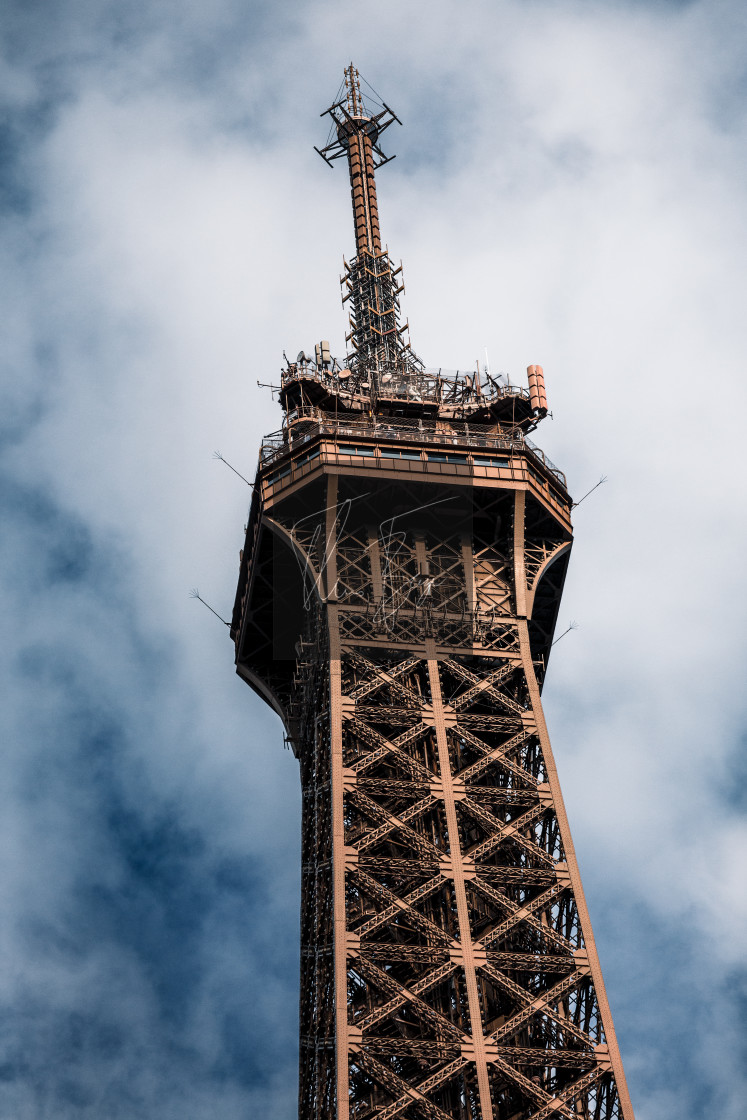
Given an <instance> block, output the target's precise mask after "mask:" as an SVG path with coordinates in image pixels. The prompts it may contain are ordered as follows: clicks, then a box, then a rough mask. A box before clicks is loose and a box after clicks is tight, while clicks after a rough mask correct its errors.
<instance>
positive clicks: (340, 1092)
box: [231, 64, 633, 1120]
mask: <svg viewBox="0 0 747 1120" xmlns="http://www.w3.org/2000/svg"><path fill="white" fill-rule="evenodd" d="M324 115H325V114H323V116H324ZM326 115H327V116H328V117H329V123H330V134H329V136H328V139H327V143H326V145H325V146H324V147H323V148H321V149H317V150H318V151H319V153H320V155H321V156H322V157H323V158H324V159H325V160H326V161H327V162H328V163H330V165H332V166H334V162H335V160H337V159H345V160H346V161H347V164H348V170H349V174H350V183H351V191H352V202H353V216H354V225H355V240H356V255H355V257H354V258H353V260H352V261H350V262H346V263H345V266H344V276H343V278H342V289H343V303H344V304H348V305H349V309H350V311H349V323H350V330H349V333H348V334H347V337H346V343H347V345H348V353H347V355H346V357H345V358H344V359H338V358H335V357H333V356H332V354H331V351H330V346H329V343H328V342H325V341H321V342H319V343H318V344H317V345H316V346H315V347H314V352H313V353H308V354H306V353H304V352H301V353H299V354H298V356H297V358H296V360H295V361H293V362H291V361H288V360H287V359H286V368H285V369H283V371H282V375H281V385H280V390H279V395H280V402H281V405H282V409H283V424H282V428H281V430H280V431H278V432H276V433H274V434H272V435H270V436H268V437H267V438H266V439H265V440H264V442H263V443H262V447H261V451H260V457H259V466H258V470H257V477H256V482H255V485H254V490H253V500H252V506H251V513H250V517H249V523H248V527H247V532H246V541H245V544H244V549H243V551H242V553H241V566H240V577H239V585H238V591H237V596H236V603H235V608H234V613H233V620H232V628H231V635H232V638H233V639H234V642H235V646H236V665H237V671H238V673H239V675H240V676H241V677H242V678H243V679H244V680H245V681H246V682H247V683H248V684H249V685H250V686H251V687H252V688H253V689H254V690H255V691H256V692H258V693H259V695H260V696H261V697H262V698H263V699H264V700H265V701H266V702H267V703H268V704H269V705H270V706H271V707H272V708H273V709H274V710H275V711H276V712H277V714H278V715H279V716H280V718H281V720H282V722H283V725H284V727H285V732H286V737H287V740H288V742H289V743H290V744H291V746H292V748H293V751H294V752H295V754H296V756H297V758H298V760H299V763H300V771H301V783H302V789H303V816H302V871H303V875H302V900H301V998H300V1078H299V1117H300V1118H301V1120H330V1118H333V1117H334V1118H335V1120H369V1118H370V1120H374V1118H375V1120H394V1118H395V1117H400V1118H401V1120H422V1118H423V1117H427V1118H429V1120H529V1118H532V1120H549V1118H550V1117H563V1118H565V1120H579V1118H581V1117H583V1118H586V1120H612V1118H613V1117H619V1118H621V1120H633V1111H632V1108H631V1104H630V1098H629V1095H628V1090H627V1087H626V1083H625V1076H624V1073H623V1068H622V1064H621V1060H620V1053H619V1049H618V1044H617V1040H616V1037H615V1030H614V1027H613V1023H612V1017H611V1014H610V1009H609V1005H608V1002H607V996H606V994H605V989H604V983H603V980H602V975H601V971H600V967H599V960H598V956H597V950H596V946H595V943H594V936H593V934H592V929H591V924H590V921H589V914H588V910H587V906H586V902H585V899H584V894H583V890H582V886H581V880H580V877H579V871H578V865H577V862H576V856H575V853H574V848H573V842H572V840H571V835H570V831H569V828H568V820H567V817H566V812H565V808H564V806H563V798H562V795H561V791H560V785H559V782H558V775H557V771H556V768H555V762H554V759H553V754H552V750H551V747H550V740H549V738H548V733H547V727H546V725H545V719H544V716H543V712H542V704H541V701H540V692H541V688H542V683H543V679H544V676H545V673H546V670H547V664H548V658H549V655H550V649H551V645H552V641H553V633H554V629H555V622H556V618H557V613H558V607H559V603H560V596H561V591H562V587H563V581H564V576H565V572H566V566H567V563H568V558H569V553H570V549H571V540H572V529H571V519H570V515H571V510H572V505H573V503H572V501H571V498H570V497H569V494H568V491H567V488H566V480H565V476H564V475H563V473H562V472H561V471H559V470H558V469H557V468H556V467H555V466H554V465H553V464H552V463H551V462H550V461H549V459H548V458H547V457H546V456H545V455H544V454H543V453H542V451H540V450H539V448H537V447H536V446H535V445H534V444H533V443H532V442H531V441H530V439H529V438H528V433H529V432H531V431H532V430H533V429H534V428H535V427H536V425H537V424H538V423H539V421H540V420H541V419H542V418H543V417H544V416H545V415H546V413H547V400H546V397H545V387H544V376H543V371H542V368H541V367H540V366H537V365H530V366H529V368H528V387H527V388H524V387H520V386H518V385H516V384H512V383H510V382H508V381H507V380H505V379H504V378H502V377H493V376H492V375H491V374H490V372H489V371H488V370H487V369H485V370H482V371H481V370H480V369H479V367H478V368H477V369H475V370H469V371H462V372H459V371H445V370H443V369H427V368H426V367H425V366H424V365H423V363H422V361H421V360H420V359H419V358H418V356H417V354H416V353H415V352H414V350H413V349H412V346H411V345H410V342H409V339H408V330H407V324H404V325H402V321H401V315H400V304H399V301H400V295H401V293H402V291H403V284H402V279H401V267H395V266H394V264H393V262H392V260H391V258H390V256H389V253H388V250H387V249H386V248H382V244H381V236H380V232H379V217H378V209H377V202H376V185H375V170H376V168H377V167H380V166H381V165H382V164H383V163H385V162H387V157H386V156H385V154H384V152H383V150H382V146H381V145H382V135H383V133H384V132H385V130H386V129H387V128H389V127H390V126H391V125H392V124H393V123H395V122H397V123H399V122H398V121H397V117H396V116H395V114H394V112H393V111H392V110H391V109H390V108H389V107H388V106H387V105H386V104H385V103H384V102H383V101H379V100H378V98H377V97H376V95H375V94H373V92H371V93H368V92H367V93H366V95H365V97H364V96H363V95H362V93H361V78H360V75H359V74H358V72H357V71H356V70H355V68H354V67H353V65H352V64H351V65H350V67H348V68H347V69H346V71H345V79H344V83H343V85H342V86H341V87H340V91H339V93H338V98H337V100H336V101H335V103H334V104H333V105H332V106H331V107H330V108H329V109H328V110H327V111H326Z"/></svg>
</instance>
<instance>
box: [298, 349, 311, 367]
mask: <svg viewBox="0 0 747 1120" xmlns="http://www.w3.org/2000/svg"><path fill="white" fill-rule="evenodd" d="M307 361H308V359H307V357H306V355H305V354H304V352H303V350H299V351H298V357H297V358H296V362H299V363H300V364H301V365H305V363H306V362H307Z"/></svg>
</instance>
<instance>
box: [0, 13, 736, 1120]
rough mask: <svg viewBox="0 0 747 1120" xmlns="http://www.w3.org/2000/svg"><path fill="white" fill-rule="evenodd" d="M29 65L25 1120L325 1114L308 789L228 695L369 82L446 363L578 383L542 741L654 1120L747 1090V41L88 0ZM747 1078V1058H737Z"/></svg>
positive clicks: (19, 728) (688, 21)
mask: <svg viewBox="0 0 747 1120" xmlns="http://www.w3.org/2000/svg"><path fill="white" fill-rule="evenodd" d="M3 22H4V30H3V32H2V38H1V39H0V57H1V58H2V69H0V96H2V101H3V105H4V113H3V124H2V130H1V131H0V162H1V167H2V178H1V180H0V206H1V207H2V217H3V223H2V228H1V229H0V269H1V272H2V287H3V308H4V314H3V319H4V323H3V326H4V330H3V332H2V384H1V386H0V391H1V392H2V402H1V405H0V433H1V435H2V445H1V448H0V500H1V501H2V506H3V533H2V537H1V543H0V548H1V549H2V557H3V565H2V571H3V581H2V588H1V589H0V621H1V623H2V632H3V635H4V641H3V643H2V647H1V648H0V658H1V659H2V674H3V679H4V680H5V682H6V688H5V689H3V693H4V704H3V708H2V715H1V716H0V721H1V722H0V733H1V734H2V740H3V743H4V750H3V752H2V757H1V759H0V772H1V775H2V778H1V780H0V799H1V801H2V804H1V806H0V807H1V809H2V812H1V813H0V821H1V822H2V823H1V824H0V828H1V829H2V844H0V897H2V899H3V906H2V907H1V908H0V952H2V960H3V967H2V969H1V970H0V1118H2V1120H5V1118H6V1117H7V1118H8V1120H47V1118H49V1120H52V1118H54V1120H84V1118H85V1120H89V1118H90V1120H94V1118H95V1120H100V1118H101V1117H107V1118H110V1117H111V1118H112V1120H119V1118H122V1120H146V1118H148V1120H150V1118H152V1117H154V1116H158V1117H159V1120H171V1118H174V1120H176V1118H177V1117H178V1118H179V1120H203V1118H205V1120H206V1118H207V1117H210V1118H214V1117H220V1118H221V1120H245V1118H250V1117H254V1116H263V1117H264V1116H267V1117H271V1118H272V1120H291V1118H292V1117H293V1116H294V1115H295V1093H296V1082H295V1079H296V1037H295V1036H296V1015H297V975H298V968H297V952H298V946H297V938H298V917H297V915H298V881H299V802H300V797H299V789H298V773H297V764H296V763H295V761H294V759H293V758H292V756H291V755H290V754H289V752H287V751H284V750H283V747H282V735H281V729H280V726H279V724H278V723H277V721H276V720H275V718H274V717H273V716H272V715H271V714H270V713H269V712H268V711H266V710H265V709H264V708H263V707H262V706H261V704H260V703H259V702H258V701H257V700H256V699H255V698H254V697H253V696H252V695H251V694H250V692H249V690H248V689H247V688H246V687H245V686H243V685H242V684H241V682H239V680H238V679H237V678H236V677H235V676H234V672H233V659H232V649H231V645H230V642H229V640H228V637H227V634H226V632H225V628H224V627H222V626H221V624H220V623H219V622H217V621H216V620H215V619H214V618H213V617H212V616H211V615H209V614H208V612H207V611H205V610H204V608H202V607H200V605H199V604H197V603H195V602H194V601H193V600H190V599H189V597H188V591H189V588H190V587H192V586H195V585H197V586H198V587H199V588H200V591H201V593H202V594H203V595H204V596H205V597H206V598H207V599H208V600H209V601H210V602H211V603H212V605H214V606H215V607H216V608H217V609H218V610H219V611H222V612H223V614H224V617H225V616H226V614H227V612H228V611H229V610H230V607H231V604H232V601H233V591H234V586H235V579H236V575H237V571H238V550H239V548H240V547H241V544H242V537H243V533H242V525H243V523H244V521H245V518H246V507H247V504H248V490H246V488H245V487H243V485H242V484H241V483H240V482H239V480H238V479H236V478H235V476H233V475H231V474H230V472H228V471H226V469H225V467H223V466H222V465H221V464H220V463H216V462H215V461H213V459H212V453H213V451H214V450H215V449H220V450H221V451H222V452H223V454H224V455H225V456H226V458H227V459H229V460H230V461H231V462H232V463H233V464H234V465H235V466H236V467H237V468H238V469H239V470H241V471H242V473H244V474H248V473H251V472H252V470H253V468H254V463H255V460H256V453H257V446H258V442H259V440H260V438H261V436H262V434H264V433H266V432H268V431H270V430H272V429H274V428H276V427H277V426H278V425H279V420H280V418H279V414H278V412H277V410H276V406H274V405H273V404H272V402H271V401H270V400H269V397H268V394H267V393H266V391H264V390H260V389H258V388H257V385H256V382H257V380H261V381H270V380H272V379H273V377H274V376H276V371H277V369H278V367H279V364H280V362H281V359H282V350H283V348H286V349H287V350H288V352H289V353H295V352H296V351H298V350H299V349H302V348H304V349H308V348H309V347H310V346H311V345H312V344H313V343H314V341H316V340H317V339H318V338H320V337H328V338H330V339H331V340H332V348H333V351H336V352H338V353H341V352H342V350H343V333H344V324H345V320H344V314H343V311H342V309H341V308H340V305H339V294H338V288H337V277H338V275H339V272H340V269H341V257H342V254H343V252H345V253H347V254H348V255H350V254H351V253H352V248H353V237H352V223H351V219H350V215H349V209H348V207H349V194H348V186H347V183H346V180H345V174H344V171H343V170H342V169H341V168H338V169H337V170H336V171H335V173H334V174H333V173H332V172H330V170H329V169H328V168H327V167H326V166H325V165H324V164H323V163H322V162H321V161H320V160H319V159H318V157H316V156H315V154H314V152H313V149H312V145H314V144H317V145H318V144H319V143H320V141H321V140H323V138H324V134H325V127H324V124H323V122H321V121H320V120H319V116H318V114H319V113H320V112H321V111H322V110H323V109H324V108H325V107H326V105H327V104H328V103H329V100H330V99H331V98H332V96H333V95H334V93H335V90H336V89H337V86H338V84H339V81H340V77H341V72H342V67H343V66H344V65H345V64H346V62H347V61H348V60H349V58H350V57H352V58H354V59H355V61H356V64H357V65H358V66H359V68H360V70H361V72H362V73H363V74H364V76H365V77H366V78H367V79H368V80H369V81H370V82H371V83H372V84H373V85H374V86H375V87H376V88H377V89H378V90H379V91H380V92H381V93H382V94H383V96H384V97H385V99H386V100H387V102H388V103H389V104H391V105H392V106H393V107H394V108H395V109H396V111H397V112H398V114H399V115H400V116H401V118H402V119H403V121H404V122H405V127H404V128H403V129H397V131H396V133H395V132H394V130H390V132H389V133H388V134H387V139H388V140H390V147H391V149H392V150H393V151H396V152H397V157H398V158H397V159H396V161H395V162H394V163H392V164H390V165H389V166H388V167H387V168H386V170H385V171H382V173H381V177H380V184H379V195H380V203H381V216H382V230H383V234H384V237H385V239H386V240H388V242H389V245H390V249H391V251H392V254H393V256H395V257H397V258H399V257H400V256H401V257H402V258H403V259H404V263H405V279H406V282H407V291H406V295H405V297H404V306H405V311H406V314H407V315H408V317H409V319H410V324H411V335H412V340H413V344H414V345H415V348H416V349H417V351H418V352H419V353H420V354H421V355H422V357H423V358H424V359H425V361H426V362H427V364H429V365H442V366H445V367H456V366H462V367H464V366H466V365H467V366H468V365H471V364H472V363H473V362H474V360H475V358H476V357H481V356H482V354H483V351H484V348H485V347H487V348H488V350H489V353H490V360H491V365H492V366H493V368H495V369H504V370H506V371H507V372H508V373H509V374H510V375H511V377H512V378H515V379H517V380H518V379H520V378H521V377H522V374H523V371H524V370H525V368H526V366H527V365H528V364H529V363H530V362H540V363H541V364H542V365H543V366H544V368H545V375H546V380H547V385H548V396H549V398H550V407H551V409H552V410H553V413H554V418H553V419H552V420H548V421H546V422H545V424H544V425H543V427H542V428H541V429H540V431H539V432H538V433H537V442H538V443H539V444H540V445H541V446H543V447H544V448H545V449H546V450H547V451H548V453H549V454H550V455H551V457H552V458H553V459H554V460H555V461H556V462H557V463H558V464H559V465H560V466H561V467H562V468H563V469H565V470H566V471H567V473H568V476H569V482H570V486H571V489H572V491H573V492H574V494H576V495H580V494H581V493H583V492H584V491H585V490H586V489H588V488H589V487H590V486H591V485H593V483H594V482H596V481H597V479H598V478H599V477H600V475H601V474H602V473H604V474H606V475H608V476H609V481H608V482H607V483H606V484H605V486H603V487H601V488H600V489H599V490H598V491H597V492H596V493H595V494H594V495H593V496H592V497H591V498H590V499H589V501H588V502H587V503H585V504H584V505H583V506H582V507H581V508H580V509H579V510H578V512H577V515H576V533H577V544H576V547H575V549H574V556H573V561H572V564H571V572H570V576H569V581H568V584H567V590H566V599H565V601H564V604H563V607H562V610H561V616H560V620H561V623H562V624H563V628H565V626H566V625H567V623H568V621H570V619H575V620H577V621H578V622H579V624H580V629H579V630H577V631H575V632H574V633H573V634H570V635H568V637H566V638H564V639H563V642H562V643H561V644H560V645H559V646H558V647H557V648H556V650H555V653H554V655H553V663H552V666H551V671H550V674H549V677H548V682H547V686H546V689H545V703H546V708H547V714H548V719H549V723H550V729H551V733H552V736H553V741H554V746H555V750H556V754H557V758H558V766H559V770H560V775H561V781H562V783H563V787H564V793H565V797H566V802H567V805H568V810H569V815H570V819H571V826H572V829H573V832H574V838H575V840H576V846H577V849H578V854H579V859H580V863H581V869H582V874H583V877H584V881H585V886H586V891H587V895H588V900H589V906H590V910H591V914H592V920H593V923H594V926H595V931H596V934H597V940H598V943H599V949H600V955H601V958H602V965H603V968H604V971H605V975H606V979H607V986H608V991H609V995H610V1001H611V1004H612V1008H613V1013H614V1016H615V1020H616V1025H617V1029H618V1034H619V1037H620V1042H621V1046H622V1049H623V1056H624V1060H625V1063H626V1068H627V1074H628V1079H629V1082H630V1088H631V1093H632V1096H633V1101H634V1104H635V1106H636V1111H637V1115H638V1117H639V1120H696V1118H701V1117H702V1118H706V1117H708V1118H710V1117H712V1116H715V1115H718V1116H719V1117H720V1118H721V1120H738V1118H740V1117H741V1116H742V1115H743V1107H744V1105H743V1102H744V1096H745V1084H744V1069H745V1066H747V1063H746V1062H745V1055H744V1042H743V1040H744V1037H745V1018H746V1017H747V1015H746V1003H747V980H746V976H747V972H746V969H745V910H746V909H747V906H746V900H745V888H744V866H745V857H746V856H747V842H746V830H745V794H744V782H745V763H744V758H745V726H746V720H745V701H744V684H743V682H744V677H745V636H744V635H745V595H744V586H743V574H742V571H743V569H742V564H743V559H742V558H743V556H744V551H745V544H746V543H747V542H746V540H745V536H746V534H745V528H744V514H743V511H744V508H745V494H744V488H745V483H744V479H745V471H744V466H743V461H742V459H743V456H742V447H743V434H742V428H743V424H742V415H743V411H744V405H745V379H744V354H745V343H746V342H747V338H746V337H745V336H746V335H747V327H746V320H745V315H744V288H745V261H746V260H747V245H746V244H745V242H746V241H747V237H746V236H745V224H744V213H745V193H746V188H745V182H747V175H746V174H745V136H746V132H747V127H746V124H747V121H746V110H747V100H746V97H745V93H746V90H747V46H746V31H747V15H746V14H745V11H744V8H743V6H742V5H740V4H738V3H735V2H734V3H727V2H725V0H711V2H709V3H705V2H697V0H695V2H692V3H684V4H682V3H665V2H658V3H645V2H643V0H639V2H635V3H632V2H631V3H623V2H619V3H615V2H612V3H602V2H594V0H577V2H568V3H560V2H551V0H531V2H529V3H527V2H522V3H519V2H516V0H514V2H508V0H493V2H490V3H488V2H487V0H474V2H470V3H462V4H456V3H453V2H448V0H434V2H433V3H431V4H430V5H428V7H427V8H426V7H425V6H424V5H413V4H408V3H405V4H402V3H401V2H399V3H394V0H383V2H382V3H380V4H379V5H377V7H376V13H375V19H373V18H372V17H371V16H370V15H369V12H368V9H364V8H363V7H361V6H359V5H351V4H349V3H346V4H343V3H340V2H338V0H329V2H326V3H324V2H319V0H312V2H309V3H305V4H297V3H291V2H289V3H285V4H282V5H280V4H252V3H251V2H249V0H246V2H244V3H242V4H239V3H235V2H230V0H216V2H214V3H213V4H211V5H210V6H209V7H207V6H205V5H199V4H196V3H192V2H187V3H180V4H175V3H168V2H165V0H160V2H158V0H156V2H154V3H150V4H147V5H145V4H142V3H131V4H129V5H127V6H124V7H123V6H122V5H117V4H113V3H107V2H106V0H99V2H98V3H87V2H84V0H60V2H59V3H56V4H55V5H42V4H34V3H28V2H27V3H23V4H20V3H19V4H15V5H14V4H13V3H12V2H10V0H9V2H8V3H7V4H6V6H5V15H4V21H3ZM740 1047H741V1050H740Z"/></svg>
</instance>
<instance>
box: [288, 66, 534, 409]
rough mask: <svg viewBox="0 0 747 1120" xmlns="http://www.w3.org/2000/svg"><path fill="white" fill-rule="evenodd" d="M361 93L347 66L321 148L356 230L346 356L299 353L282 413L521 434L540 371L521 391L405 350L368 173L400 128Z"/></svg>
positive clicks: (383, 158) (396, 272)
mask: <svg viewBox="0 0 747 1120" xmlns="http://www.w3.org/2000/svg"><path fill="white" fill-rule="evenodd" d="M361 83H363V84H364V85H366V86H367V83H366V82H365V79H362V78H361V76H360V74H359V72H358V71H357V70H356V68H355V66H354V65H353V63H352V62H351V63H350V65H349V66H348V67H346V69H345V74H344V79H343V82H342V83H341V85H340V88H339V90H338V94H337V99H336V100H335V101H334V103H333V104H332V105H330V106H329V108H328V109H325V110H324V112H323V113H322V114H321V115H322V116H323V117H327V116H328V117H329V118H330V131H329V135H328V137H327V142H326V144H325V145H324V147H323V148H315V151H317V152H318V153H319V155H320V156H321V157H322V159H323V160H324V161H325V162H326V163H327V164H329V166H330V167H333V166H334V163H335V160H338V159H342V158H343V157H344V158H346V159H347V164H348V173H349V176H350V193H351V199H352V205H353V224H354V228H355V256H354V258H353V259H352V261H350V262H348V261H343V264H344V269H345V272H344V275H343V276H342V279H341V285H342V289H343V292H342V302H343V306H344V305H346V304H347V305H348V307H349V319H348V322H349V327H350V330H349V333H348V334H346V336H345V342H346V345H347V348H348V350H347V354H346V356H345V358H344V359H343V360H342V361H341V360H340V359H337V358H333V357H332V355H331V353H330V348H329V343H326V342H321V343H319V344H318V345H317V347H316V349H315V355H314V358H313V359H312V357H311V356H310V355H306V354H305V353H304V352H303V351H301V353H300V354H299V355H298V357H297V358H296V361H295V362H288V368H287V369H286V370H284V371H283V383H282V387H281V401H282V404H283V407H284V409H285V411H286V414H290V413H292V412H293V413H296V414H298V410H299V409H302V410H305V409H307V408H309V407H311V408H317V409H320V410H322V411H329V412H334V413H335V415H338V416H339V415H340V414H345V413H348V414H350V413H353V414H355V413H358V414H360V413H364V414H367V415H369V416H387V415H390V416H411V417H413V418H415V417H417V418H431V419H434V420H435V419H439V418H440V419H444V420H465V421H469V422H470V423H472V424H478V425H479V424H486V425H491V426H494V425H496V424H498V425H501V426H504V427H510V428H513V429H521V430H523V431H527V430H529V429H530V428H533V427H534V426H535V425H536V424H537V422H538V421H539V420H540V419H542V417H543V416H545V415H546V413H547V401H546V399H545V394H544V381H543V375H542V368H541V366H530V367H529V371H530V374H529V389H528V390H526V389H523V388H521V387H519V386H517V385H511V384H510V383H509V382H508V380H505V381H504V382H503V383H501V377H500V376H499V377H498V378H493V377H491V376H490V374H489V373H488V371H487V369H485V370H483V371H482V373H481V371H480V368H479V365H478V366H477V368H476V370H474V371H469V372H461V373H460V372H459V371H444V370H440V369H438V370H437V369H432V370H429V369H426V368H425V365H424V364H423V362H422V361H421V359H420V358H419V357H418V356H417V354H416V353H415V351H414V350H413V348H412V345H411V343H410V339H409V323H407V322H405V323H402V318H401V312H400V296H401V294H402V293H403V292H404V283H403V281H402V265H401V264H400V265H399V266H398V267H396V268H395V267H394V265H393V263H392V261H391V258H390V256H389V250H388V248H387V247H386V246H385V247H384V248H382V241H381V230H380V224H379V208H378V201H377V197H376V171H377V170H378V169H380V168H381V167H383V166H384V165H385V164H387V163H390V162H391V160H393V159H394V158H395V157H394V155H391V156H387V155H386V154H385V153H384V151H383V150H382V147H381V137H382V134H383V133H384V132H385V131H386V129H388V128H389V127H390V125H392V124H394V123H395V122H396V123H397V124H401V123H402V122H401V121H400V120H399V117H398V116H397V114H396V113H395V112H394V111H393V110H392V109H390V108H389V106H388V105H387V104H386V102H385V101H382V100H381V99H380V98H379V97H378V94H376V92H375V91H374V90H373V89H372V88H371V87H368V86H367V88H368V89H370V93H367V94H366V95H365V96H364V94H363V92H362V89H361Z"/></svg>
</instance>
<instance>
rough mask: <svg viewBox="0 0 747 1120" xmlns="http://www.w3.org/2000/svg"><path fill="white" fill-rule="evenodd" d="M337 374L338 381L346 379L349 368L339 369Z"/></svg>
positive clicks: (348, 375)
mask: <svg viewBox="0 0 747 1120" xmlns="http://www.w3.org/2000/svg"><path fill="white" fill-rule="evenodd" d="M337 376H338V377H339V378H340V381H347V379H348V378H349V377H350V370H349V369H341V370H340V372H339V374H338V375H337Z"/></svg>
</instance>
